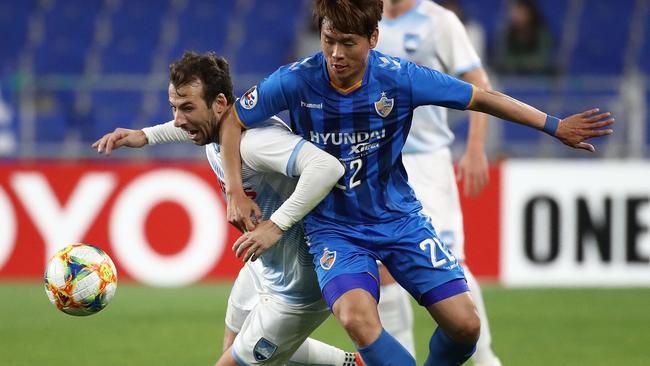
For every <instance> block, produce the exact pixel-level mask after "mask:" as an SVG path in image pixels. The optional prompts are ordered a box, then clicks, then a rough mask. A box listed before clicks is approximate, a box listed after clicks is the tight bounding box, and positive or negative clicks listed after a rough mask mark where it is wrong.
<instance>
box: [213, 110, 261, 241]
mask: <svg viewBox="0 0 650 366" xmlns="http://www.w3.org/2000/svg"><path fill="white" fill-rule="evenodd" d="M236 118H237V117H236V115H235V110H234V107H231V108H230V109H229V110H228V112H226V114H225V116H224V117H223V120H222V121H221V127H220V128H219V145H220V146H221V159H222V161H223V170H224V176H225V185H226V201H227V205H228V212H227V214H226V217H227V219H228V222H229V223H230V224H232V225H234V226H235V227H236V228H238V229H239V230H240V231H251V230H253V229H255V224H256V222H257V221H259V220H260V219H261V218H262V211H260V208H259V207H258V206H257V204H256V203H255V202H254V201H253V200H251V199H250V198H249V197H247V196H246V193H245V192H244V187H243V185H242V177H241V156H240V154H239V143H240V141H241V130H242V127H241V125H240V124H239V122H238V121H237V120H236ZM251 215H254V217H255V219H256V220H255V222H254V221H253V219H251Z"/></svg>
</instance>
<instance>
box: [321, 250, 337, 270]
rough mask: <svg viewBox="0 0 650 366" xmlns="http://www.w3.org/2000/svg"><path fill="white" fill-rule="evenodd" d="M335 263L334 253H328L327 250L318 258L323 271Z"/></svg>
mask: <svg viewBox="0 0 650 366" xmlns="http://www.w3.org/2000/svg"><path fill="white" fill-rule="evenodd" d="M334 262H336V251H335V250H334V251H329V250H328V249H327V248H325V250H324V251H323V255H322V256H321V257H320V266H321V267H323V269H324V270H329V269H331V268H332V266H333V265H334Z"/></svg>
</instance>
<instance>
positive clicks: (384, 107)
mask: <svg viewBox="0 0 650 366" xmlns="http://www.w3.org/2000/svg"><path fill="white" fill-rule="evenodd" d="M394 105H395V99H394V98H390V99H389V98H387V97H386V92H381V98H379V100H378V101H376V102H375V111H376V112H377V114H378V115H379V116H381V118H386V117H388V115H389V114H390V112H391V111H392V110H393V106H394Z"/></svg>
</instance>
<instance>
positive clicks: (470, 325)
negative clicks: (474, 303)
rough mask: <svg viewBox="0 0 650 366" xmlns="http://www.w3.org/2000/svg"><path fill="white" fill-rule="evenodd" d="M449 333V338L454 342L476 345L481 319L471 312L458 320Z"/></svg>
mask: <svg viewBox="0 0 650 366" xmlns="http://www.w3.org/2000/svg"><path fill="white" fill-rule="evenodd" d="M450 333H451V334H449V337H451V338H452V339H453V340H455V341H456V342H461V343H476V342H477V341H478V337H479V335H480V333H481V319H480V318H479V316H478V314H477V313H476V312H472V314H471V315H469V316H466V317H465V318H463V319H462V320H460V321H459V322H458V323H457V324H456V326H455V327H454V329H453V330H452V331H451V332H450Z"/></svg>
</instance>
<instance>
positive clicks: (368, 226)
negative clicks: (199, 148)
mask: <svg viewBox="0 0 650 366" xmlns="http://www.w3.org/2000/svg"><path fill="white" fill-rule="evenodd" d="M315 13H316V15H317V16H318V18H319V24H320V26H321V47H322V52H319V53H317V54H314V55H313V56H310V57H307V58H304V59H302V60H299V61H297V62H295V63H292V64H289V65H286V66H283V67H281V68H280V69H279V70H278V71H276V72H274V73H273V74H272V75H270V76H269V77H268V78H267V79H266V80H264V81H262V82H260V83H259V84H258V85H256V86H254V87H252V88H251V89H249V90H248V91H247V92H246V93H245V94H244V95H243V96H242V97H241V99H240V100H239V101H238V102H237V103H235V108H233V110H232V112H231V113H229V114H228V115H227V116H226V117H225V120H224V122H223V126H222V134H223V136H224V137H223V144H222V157H223V159H224V161H223V162H224V169H225V171H226V178H227V181H226V193H227V196H228V203H229V212H228V219H229V220H230V221H231V222H233V223H236V224H245V225H246V226H247V227H248V228H249V229H254V230H253V231H251V232H249V233H247V234H244V235H242V237H241V238H240V239H239V240H238V241H237V242H236V243H235V246H236V248H237V250H238V251H239V252H246V251H252V252H255V251H256V250H257V248H258V247H260V246H265V245H267V244H268V243H266V242H265V241H264V240H263V239H261V238H263V236H264V235H263V233H259V231H265V230H269V229H268V228H258V229H255V225H254V223H253V222H252V220H251V218H250V214H251V212H253V210H252V209H253V208H254V205H253V204H252V203H251V202H250V200H248V199H247V198H246V196H245V195H244V193H243V189H242V186H241V180H240V179H239V177H238V174H240V173H239V172H240V169H241V168H240V164H241V161H240V156H239V146H238V145H237V143H236V142H237V141H238V139H237V137H238V136H239V134H240V133H241V127H242V126H243V127H244V128H252V127H255V126H257V125H258V124H259V123H261V122H263V121H265V120H266V119H268V118H269V117H270V116H272V115H273V114H275V113H277V112H280V111H283V110H288V111H289V115H290V118H291V124H290V126H291V128H292V130H293V131H294V132H295V133H297V134H299V135H301V136H303V137H304V138H305V139H307V140H308V141H310V142H311V143H313V144H314V145H316V146H318V147H320V148H321V149H323V150H325V151H327V152H329V153H330V154H332V155H334V156H336V157H338V158H339V160H340V161H341V162H342V163H343V164H344V165H345V167H346V172H345V175H344V177H343V178H342V179H341V180H340V181H339V183H338V184H337V185H336V188H335V189H333V190H332V192H331V193H330V194H329V195H328V196H327V197H325V199H324V200H323V201H322V202H321V203H320V204H319V205H318V206H316V208H315V209H314V210H313V211H311V213H310V214H308V215H307V216H306V218H305V231H306V233H307V236H308V241H309V246H310V252H311V253H312V254H313V255H314V266H315V268H316V272H317V275H318V280H319V283H320V287H321V291H322V292H323V296H324V298H325V300H326V301H327V303H328V304H329V306H330V308H331V309H332V311H333V313H334V315H335V316H336V318H337V319H338V320H339V322H340V323H341V324H342V325H343V327H344V328H345V330H346V331H347V333H348V335H349V336H350V337H351V339H352V340H353V341H354V343H355V344H356V346H357V349H358V351H359V352H360V353H361V355H362V357H363V359H364V361H365V362H366V363H367V364H368V365H371V366H374V365H399V366H404V365H414V364H415V360H414V358H413V357H412V356H411V355H410V354H409V353H408V351H407V350H406V349H404V347H402V346H401V345H400V344H399V342H397V341H396V340H395V339H394V338H393V337H392V336H391V335H390V334H388V333H387V332H385V331H384V330H383V329H382V326H381V323H380V320H379V316H378V313H377V300H378V298H379V284H378V273H377V264H376V260H381V262H382V263H383V264H384V265H385V266H386V267H387V268H388V270H389V271H390V272H391V274H392V275H393V276H394V277H395V279H396V280H397V281H398V282H399V283H400V285H402V287H404V288H405V289H406V290H407V291H408V292H409V293H410V294H411V295H412V296H413V297H414V298H415V299H416V300H417V301H418V302H419V303H420V304H421V305H422V306H424V307H425V308H426V309H427V310H428V311H429V313H430V314H431V316H432V317H433V318H434V319H435V320H436V321H437V322H438V325H439V327H438V328H437V329H436V331H435V332H433V334H432V336H431V338H430V341H429V356H428V357H427V360H426V362H425V365H434V364H435V365H457V364H461V363H463V362H464V361H465V360H467V359H468V358H469V357H470V356H471V355H472V353H473V352H474V348H475V344H476V340H477V339H478V336H479V331H480V321H479V317H478V315H477V313H476V308H475V306H474V303H473V302H472V299H471V297H470V296H469V293H468V287H467V283H466V282H465V277H464V274H463V270H462V267H461V266H459V264H458V261H457V260H456V258H455V256H454V255H453V253H451V252H450V251H449V250H448V249H447V248H446V246H445V245H444V244H443V243H442V241H441V240H440V239H439V238H438V236H437V235H436V232H435V230H434V228H433V226H432V225H431V222H430V220H429V218H428V217H427V216H426V215H424V214H422V212H421V210H422V206H421V204H420V203H419V202H418V200H417V199H416V198H415V195H414V193H413V190H412V189H411V187H410V186H409V184H408V179H407V174H406V171H405V169H404V166H403V165H402V163H401V151H402V148H403V146H404V142H405V140H406V138H407V136H408V132H409V128H410V124H411V117H412V115H413V110H414V109H415V108H416V107H418V106H421V105H431V104H434V105H440V106H444V107H449V108H456V109H471V110H476V111H480V112H485V113H489V114H492V115H495V116H497V117H499V118H503V119H506V120H511V121H514V122H517V123H521V124H524V125H527V126H530V127H533V128H537V129H539V130H543V131H545V132H547V133H548V134H550V135H552V136H554V137H556V138H558V139H559V140H560V141H562V142H563V143H565V144H567V145H569V146H571V147H575V148H582V149H587V150H592V151H593V150H594V148H593V146H592V145H590V144H588V143H586V142H584V141H585V140H586V139H588V138H590V137H594V136H604V135H608V134H610V133H612V131H611V130H609V129H605V130H602V129H600V128H603V127H605V126H608V125H610V124H611V123H613V120H612V119H611V118H610V116H609V113H602V114H598V111H597V110H596V109H594V110H590V111H586V112H583V113H580V114H576V115H573V116H570V117H567V118H566V119H563V120H560V119H559V118H556V117H552V116H549V115H547V114H546V113H543V112H541V111H539V110H537V109H535V108H533V107H531V106H529V105H526V104H524V103H522V102H519V101H517V100H515V99H512V98H510V97H508V96H505V95H503V94H501V93H498V92H494V91H486V90H484V89H481V88H478V87H474V86H472V85H471V84H468V83H466V82H463V81H460V80H457V79H455V78H452V77H450V76H447V75H445V74H442V73H440V72H437V71H434V70H431V69H429V68H426V67H420V66H418V65H416V64H414V63H412V62H408V61H404V60H401V59H397V58H394V57H392V56H389V55H386V54H382V53H379V52H376V51H374V50H372V48H374V47H375V46H376V44H377V40H378V37H379V32H378V29H377V24H378V21H379V20H380V19H381V14H382V1H381V0H338V1H335V0H317V1H316V5H315Z"/></svg>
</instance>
